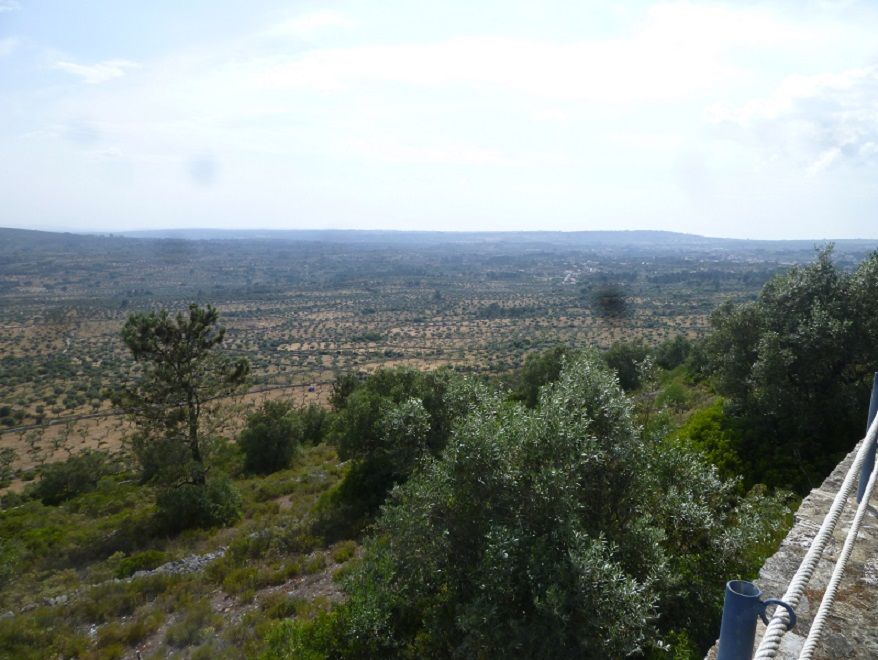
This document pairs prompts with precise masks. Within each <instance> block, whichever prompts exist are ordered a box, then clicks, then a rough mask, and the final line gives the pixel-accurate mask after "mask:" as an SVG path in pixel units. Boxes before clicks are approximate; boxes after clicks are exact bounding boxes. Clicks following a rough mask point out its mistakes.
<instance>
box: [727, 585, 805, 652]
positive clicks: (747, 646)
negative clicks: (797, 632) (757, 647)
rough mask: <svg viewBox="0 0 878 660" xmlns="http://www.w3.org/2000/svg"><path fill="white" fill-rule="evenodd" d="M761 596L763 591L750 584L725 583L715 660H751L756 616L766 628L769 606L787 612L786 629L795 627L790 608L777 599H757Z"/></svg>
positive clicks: (794, 614)
mask: <svg viewBox="0 0 878 660" xmlns="http://www.w3.org/2000/svg"><path fill="white" fill-rule="evenodd" d="M761 595H762V590H761V589H760V588H759V587H757V586H756V585H755V584H753V583H752V582H747V581H746V580H731V581H730V582H726V599H725V602H724V603H723V622H722V625H721V626H720V629H719V648H718V649H717V652H716V660H751V658H752V657H753V642H754V641H755V640H756V617H757V616H758V617H761V618H762V621H763V622H764V623H765V625H768V618H767V617H766V615H765V608H766V607H767V606H769V605H777V606H779V607H783V608H784V609H786V611H787V612H788V613H789V624H788V629H789V628H792V627H793V626H795V625H796V613H795V612H794V611H793V608H792V607H790V606H789V605H787V604H786V603H784V602H783V601H780V600H777V599H776V598H769V599H768V600H760V598H759V597H760V596H761Z"/></svg>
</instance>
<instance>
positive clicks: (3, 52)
mask: <svg viewBox="0 0 878 660" xmlns="http://www.w3.org/2000/svg"><path fill="white" fill-rule="evenodd" d="M19 43H20V42H19V40H18V39H16V38H15V37H6V38H5V39H0V57H6V56H7V55H10V54H11V53H12V51H14V50H15V49H16V48H18V44H19Z"/></svg>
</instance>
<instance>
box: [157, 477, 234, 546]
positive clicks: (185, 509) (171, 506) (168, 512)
mask: <svg viewBox="0 0 878 660" xmlns="http://www.w3.org/2000/svg"><path fill="white" fill-rule="evenodd" d="M156 506H157V512H156V516H157V519H158V522H159V525H160V526H161V527H162V528H163V529H164V530H166V531H168V532H170V533H176V532H180V531H182V530H184V529H190V528H193V527H217V526H222V525H228V524H230V523H232V522H234V521H235V520H237V519H238V518H239V517H240V515H241V496H240V495H239V494H238V492H237V491H236V490H235V487H234V486H233V485H232V483H231V481H229V480H228V479H226V478H214V479H210V480H208V481H207V483H206V484H204V485H203V486H202V485H196V484H183V485H182V486H178V487H177V488H166V489H162V490H160V491H159V492H158V495H157V496H156Z"/></svg>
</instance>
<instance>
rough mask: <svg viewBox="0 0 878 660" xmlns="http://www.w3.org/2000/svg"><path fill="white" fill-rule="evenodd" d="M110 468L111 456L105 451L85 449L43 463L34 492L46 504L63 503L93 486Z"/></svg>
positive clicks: (93, 487) (95, 485)
mask: <svg viewBox="0 0 878 660" xmlns="http://www.w3.org/2000/svg"><path fill="white" fill-rule="evenodd" d="M108 470H109V456H108V455H107V454H106V453H105V452H101V451H94V450H86V451H84V452H82V453H81V454H78V455H76V456H71V457H70V458H68V459H67V460H66V461H60V462H58V463H50V464H48V465H46V466H44V467H43V468H42V469H41V470H40V480H39V481H38V482H37V483H36V485H34V486H33V489H32V490H31V493H32V495H33V496H34V497H35V498H37V499H39V500H40V501H41V502H42V503H43V504H49V505H54V504H60V503H61V502H64V501H65V500H69V499H70V498H72V497H75V496H77V495H79V494H81V493H87V492H89V491H92V490H94V489H95V488H96V487H97V485H98V481H100V478H101V477H102V476H104V475H105V474H107V472H108Z"/></svg>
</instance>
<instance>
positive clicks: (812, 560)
mask: <svg viewBox="0 0 878 660" xmlns="http://www.w3.org/2000/svg"><path fill="white" fill-rule="evenodd" d="M876 435H878V415H876V416H875V419H874V420H873V421H872V424H871V426H869V431H868V432H867V433H866V437H865V438H864V439H863V440H862V442H861V443H860V449H859V451H857V455H856V456H855V457H854V462H853V463H852V464H851V467H850V469H849V470H848V473H847V474H846V475H845V478H844V481H843V482H842V484H841V488H839V489H838V492H837V493H836V494H835V499H834V500H833V501H832V506H831V507H830V508H829V513H827V514H826V517H825V518H824V519H823V524H822V525H820V530H819V531H818V532H817V535H816V536H815V537H814V540H813V541H811V547H810V548H808V552H807V553H806V554H805V558H804V559H802V563H801V564H799V569H798V570H797V571H796V574H795V575H794V576H793V579H792V580H791V581H790V585H789V587H787V590H786V593H784V595H783V598H782V599H781V600H783V601H784V602H785V603H788V604H789V605H790V606H791V607H792V608H793V609H795V608H797V607H798V606H799V601H801V599H802V594H803V593H804V591H805V587H806V586H807V585H808V582H809V581H810V580H811V576H812V575H813V574H814V569H815V568H816V567H817V562H818V561H819V560H820V556H821V555H822V554H823V550H824V549H825V548H826V544H827V543H828V542H829V539H830V538H831V537H832V532H833V531H834V530H835V526H836V524H837V523H838V519H839V518H840V517H841V512H842V510H843V509H844V506H845V504H846V503H847V500H848V497H850V494H851V491H852V490H853V488H854V482H855V479H856V475H857V474H858V473H859V472H860V468H862V466H863V461H865V459H866V454H867V453H868V451H869V448H870V447H871V446H872V445H873V444H874V442H875V438H876ZM863 499H864V500H865V499H866V498H865V497H864V498H863ZM789 620H790V619H789V614H787V611H786V609H785V608H782V607H778V608H776V609H775V611H774V616H772V617H771V621H769V623H768V627H767V628H766V629H765V634H764V635H763V636H762V641H761V642H760V643H759V648H757V649H756V655H754V656H753V659H754V660H768V659H769V658H774V657H775V656H776V655H777V651H778V649H779V648H780V640H781V637H783V635H784V633H785V632H786V631H787V626H788V625H789Z"/></svg>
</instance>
